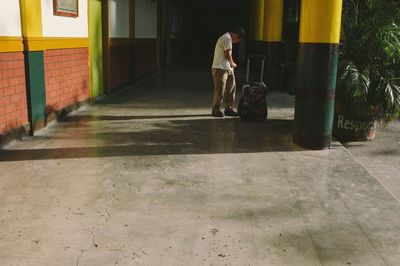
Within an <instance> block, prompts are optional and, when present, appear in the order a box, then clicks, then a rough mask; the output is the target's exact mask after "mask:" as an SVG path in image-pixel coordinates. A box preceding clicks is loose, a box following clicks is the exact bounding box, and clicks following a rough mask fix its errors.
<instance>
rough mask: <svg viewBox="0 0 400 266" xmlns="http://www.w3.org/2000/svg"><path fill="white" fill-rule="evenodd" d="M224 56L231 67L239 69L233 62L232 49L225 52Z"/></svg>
mask: <svg viewBox="0 0 400 266" xmlns="http://www.w3.org/2000/svg"><path fill="white" fill-rule="evenodd" d="M224 55H225V58H226V60H228V62H229V65H230V66H231V68H235V67H237V65H236V64H235V62H233V58H232V49H226V50H225V51H224Z"/></svg>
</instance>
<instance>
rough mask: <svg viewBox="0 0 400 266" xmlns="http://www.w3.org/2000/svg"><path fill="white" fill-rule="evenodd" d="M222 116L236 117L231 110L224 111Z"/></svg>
mask: <svg viewBox="0 0 400 266" xmlns="http://www.w3.org/2000/svg"><path fill="white" fill-rule="evenodd" d="M224 114H225V115H226V116H238V113H236V112H235V111H233V109H225V111H224Z"/></svg>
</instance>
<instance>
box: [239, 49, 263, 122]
mask: <svg viewBox="0 0 400 266" xmlns="http://www.w3.org/2000/svg"><path fill="white" fill-rule="evenodd" d="M251 59H259V60H261V75H260V81H249V75H250V61H251ZM264 62H265V56H261V55H252V56H248V57H247V68H246V82H245V83H244V85H243V87H242V96H241V98H240V101H239V105H238V114H239V118H240V119H241V120H243V121H264V120H266V119H267V115H268V108H267V93H268V89H267V86H266V85H265V83H264V82H263V74H264Z"/></svg>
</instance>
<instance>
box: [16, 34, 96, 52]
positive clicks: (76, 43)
mask: <svg viewBox="0 0 400 266" xmlns="http://www.w3.org/2000/svg"><path fill="white" fill-rule="evenodd" d="M23 43H24V47H25V50H26V51H44V50H51V49H68V48H87V47H89V38H75V37H27V38H24V40H23Z"/></svg>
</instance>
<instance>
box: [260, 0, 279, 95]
mask: <svg viewBox="0 0 400 266" xmlns="http://www.w3.org/2000/svg"><path fill="white" fill-rule="evenodd" d="M283 2H284V1H283V0H265V4H264V36H263V37H264V41H265V42H266V46H267V51H266V55H267V56H266V57H267V65H266V75H265V76H266V80H267V82H268V85H269V86H270V88H272V89H278V88H279V87H280V76H281V67H280V64H281V54H282V23H283Z"/></svg>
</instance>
